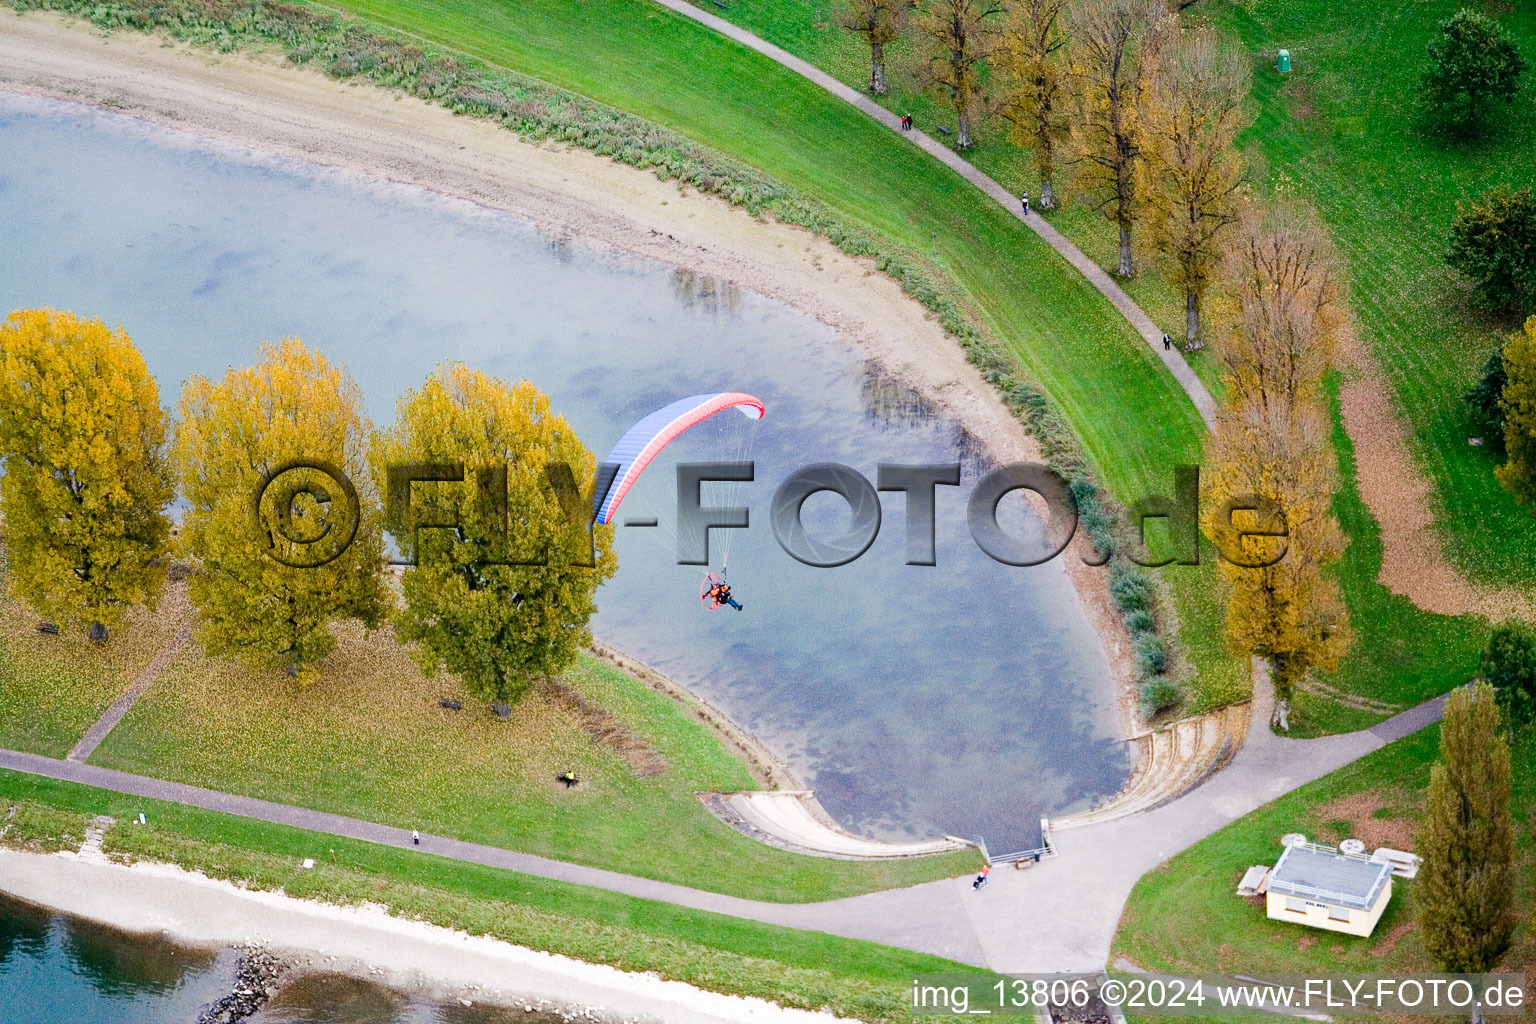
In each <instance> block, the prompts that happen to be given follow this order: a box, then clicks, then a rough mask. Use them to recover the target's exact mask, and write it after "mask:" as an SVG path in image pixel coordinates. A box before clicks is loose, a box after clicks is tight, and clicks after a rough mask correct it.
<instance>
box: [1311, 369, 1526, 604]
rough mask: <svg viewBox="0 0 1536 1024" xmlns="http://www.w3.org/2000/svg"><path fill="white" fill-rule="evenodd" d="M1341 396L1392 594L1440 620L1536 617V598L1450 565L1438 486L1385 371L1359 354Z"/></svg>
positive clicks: (1384, 583) (1383, 578)
mask: <svg viewBox="0 0 1536 1024" xmlns="http://www.w3.org/2000/svg"><path fill="white" fill-rule="evenodd" d="M1352 361H1353V363H1354V367H1353V368H1352V370H1351V373H1350V377H1349V379H1348V380H1347V381H1346V382H1345V384H1344V387H1343V389H1342V390H1341V391H1340V393H1339V402H1340V405H1341V406H1342V407H1343V412H1344V429H1345V430H1346V431H1348V433H1349V437H1350V440H1351V441H1353V442H1354V445H1355V463H1356V476H1357V482H1358V484H1359V487H1360V497H1361V498H1362V499H1363V500H1364V501H1365V504H1366V507H1367V508H1368V509H1370V512H1371V515H1372V516H1373V517H1375V519H1376V522H1377V523H1378V524H1379V525H1380V527H1381V543H1382V555H1381V573H1380V574H1379V575H1378V576H1377V580H1378V581H1379V582H1380V583H1381V585H1382V586H1384V587H1386V588H1387V589H1388V590H1390V591H1392V592H1393V593H1394V594H1401V595H1402V596H1403V597H1406V598H1408V600H1410V601H1412V602H1413V603H1414V604H1415V605H1416V606H1417V607H1419V608H1422V609H1423V610H1424V611H1427V612H1433V613H1435V614H1437V615H1467V614H1473V615H1482V616H1486V617H1487V618H1489V619H1490V620H1492V621H1495V622H1497V621H1500V620H1502V619H1506V618H1509V617H1511V616H1517V617H1519V618H1523V619H1527V620H1536V599H1533V597H1532V595H1530V594H1528V593H1524V592H1522V591H1520V590H1517V589H1515V588H1513V587H1486V586H1479V585H1477V584H1475V583H1473V582H1471V581H1470V580H1468V579H1467V578H1466V577H1465V576H1463V575H1462V574H1461V573H1460V572H1459V571H1457V569H1456V567H1455V566H1454V565H1452V564H1451V562H1450V559H1449V558H1447V557H1446V554H1445V547H1444V542H1443V540H1442V538H1441V536H1440V533H1439V531H1438V530H1436V529H1435V508H1436V506H1437V504H1438V502H1437V501H1436V498H1435V490H1434V484H1433V483H1432V482H1431V481H1430V479H1429V477H1428V476H1426V475H1425V473H1424V470H1423V468H1422V467H1421V466H1420V465H1419V463H1418V460H1417V459H1415V458H1414V457H1413V451H1412V449H1411V448H1410V447H1409V445H1408V429H1407V425H1406V423H1405V421H1404V419H1403V417H1402V416H1401V415H1399V414H1398V412H1397V410H1396V408H1395V407H1394V406H1393V402H1392V397H1391V394H1390V392H1389V390H1388V386H1387V383H1386V380H1385V379H1384V378H1383V376H1382V374H1381V371H1380V370H1379V369H1378V368H1377V367H1376V365H1375V363H1374V362H1373V361H1372V360H1371V359H1370V357H1369V356H1366V355H1363V354H1361V353H1356V354H1355V355H1354V357H1353V360H1352Z"/></svg>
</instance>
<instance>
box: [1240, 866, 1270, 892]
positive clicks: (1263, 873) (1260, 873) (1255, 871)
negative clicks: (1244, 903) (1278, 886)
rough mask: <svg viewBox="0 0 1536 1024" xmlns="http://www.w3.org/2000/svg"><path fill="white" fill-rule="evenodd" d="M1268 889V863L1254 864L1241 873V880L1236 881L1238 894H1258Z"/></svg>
mask: <svg viewBox="0 0 1536 1024" xmlns="http://www.w3.org/2000/svg"><path fill="white" fill-rule="evenodd" d="M1268 889H1269V865H1268V864H1255V865H1254V866H1253V867H1251V868H1249V869H1248V870H1247V872H1246V873H1244V875H1243V880H1242V881H1241V882H1239V883H1238V886H1237V894H1238V895H1239V896H1258V895H1260V894H1261V893H1263V892H1265V891H1266V890H1268Z"/></svg>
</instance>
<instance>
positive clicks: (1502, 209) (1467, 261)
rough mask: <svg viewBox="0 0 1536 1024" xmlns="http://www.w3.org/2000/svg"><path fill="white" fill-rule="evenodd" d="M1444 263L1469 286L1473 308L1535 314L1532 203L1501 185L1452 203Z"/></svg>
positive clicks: (1535, 212)
mask: <svg viewBox="0 0 1536 1024" xmlns="http://www.w3.org/2000/svg"><path fill="white" fill-rule="evenodd" d="M1446 260H1447V262H1449V263H1450V265H1451V266H1452V267H1454V268H1456V269H1457V270H1459V271H1461V273H1462V274H1463V275H1464V276H1465V277H1466V278H1467V280H1469V281H1471V282H1472V288H1473V296H1474V297H1475V298H1476V300H1477V302H1478V304H1479V305H1481V306H1483V307H1485V308H1487V309H1493V310H1514V311H1515V312H1517V313H1519V314H1522V315H1524V314H1526V313H1530V312H1532V311H1533V310H1536V199H1533V198H1532V196H1531V190H1530V189H1528V188H1523V189H1520V190H1519V191H1514V190H1511V189H1509V188H1506V187H1505V186H1503V185H1499V186H1496V187H1495V188H1493V189H1490V190H1489V191H1488V193H1487V194H1486V195H1484V196H1483V197H1482V198H1481V199H1479V200H1478V201H1477V202H1475V203H1472V204H1471V205H1465V204H1462V203H1457V204H1456V221H1455V223H1453V224H1452V225H1451V246H1450V251H1449V252H1448V253H1447V255H1446Z"/></svg>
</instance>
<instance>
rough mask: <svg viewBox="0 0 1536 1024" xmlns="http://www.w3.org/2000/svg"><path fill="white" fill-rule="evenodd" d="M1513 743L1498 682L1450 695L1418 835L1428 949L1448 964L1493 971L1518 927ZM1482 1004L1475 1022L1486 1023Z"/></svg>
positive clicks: (1419, 913)
mask: <svg viewBox="0 0 1536 1024" xmlns="http://www.w3.org/2000/svg"><path fill="white" fill-rule="evenodd" d="M1511 785H1512V780H1511V776H1510V765H1509V743H1508V741H1507V740H1506V739H1505V738H1504V736H1503V735H1502V734H1501V733H1500V731H1499V710H1498V706H1497V704H1496V703H1495V698H1494V692H1493V687H1491V686H1489V685H1488V684H1487V683H1474V684H1472V685H1471V686H1464V687H1461V688H1460V689H1458V690H1456V691H1455V692H1454V693H1452V694H1451V696H1450V699H1448V700H1447V701H1446V702H1445V720H1444V722H1442V724H1441V726H1440V760H1439V762H1437V763H1436V764H1435V766H1434V767H1433V768H1432V769H1431V772H1430V781H1429V799H1428V802H1427V805H1426V807H1425V812H1424V820H1423V823H1422V824H1421V825H1420V826H1419V832H1418V835H1417V837H1416V838H1415V840H1414V849H1415V852H1417V853H1418V855H1419V856H1420V857H1422V858H1423V864H1422V865H1421V866H1420V867H1419V874H1418V877H1416V878H1415V879H1414V881H1413V903H1414V915H1415V917H1416V919H1417V921H1418V925H1419V933H1420V935H1422V936H1423V940H1424V948H1425V949H1426V950H1428V951H1429V955H1430V956H1431V957H1433V958H1434V960H1435V963H1436V964H1438V965H1439V967H1440V969H1441V970H1443V971H1448V972H1455V973H1467V974H1483V973H1486V972H1488V971H1491V970H1493V968H1494V967H1495V966H1497V964H1498V962H1499V959H1500V958H1501V957H1502V956H1503V955H1504V953H1505V951H1506V950H1508V949H1509V943H1510V939H1511V938H1512V937H1513V935H1514V931H1515V924H1516V918H1515V874H1516V873H1515V832H1514V825H1513V823H1512V821H1511V819H1510V814H1509V797H1510V790H1511ZM1481 1017H1482V1012H1481V1010H1480V1009H1478V1010H1476V1011H1474V1013H1473V1020H1480V1019H1481Z"/></svg>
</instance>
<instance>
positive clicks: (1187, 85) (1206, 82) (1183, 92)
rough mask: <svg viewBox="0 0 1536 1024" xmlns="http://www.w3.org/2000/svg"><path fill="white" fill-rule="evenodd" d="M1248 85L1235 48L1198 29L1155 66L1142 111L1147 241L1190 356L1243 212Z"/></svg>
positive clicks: (1243, 59) (1245, 68)
mask: <svg viewBox="0 0 1536 1024" xmlns="http://www.w3.org/2000/svg"><path fill="white" fill-rule="evenodd" d="M1250 79H1251V75H1250V73H1249V70H1248V61H1247V59H1246V57H1245V56H1244V55H1243V53H1242V52H1241V51H1240V50H1239V49H1238V48H1237V46H1236V45H1235V44H1234V43H1232V42H1229V41H1228V40H1225V39H1223V38H1222V37H1221V36H1219V35H1218V34H1217V33H1216V32H1215V30H1213V29H1209V28H1201V29H1195V30H1192V31H1190V32H1186V33H1185V34H1184V35H1183V36H1181V37H1180V39H1179V41H1178V43H1177V45H1176V46H1175V47H1174V49H1173V54H1172V58H1171V59H1169V60H1165V61H1163V62H1162V63H1161V64H1160V65H1159V66H1158V69H1157V73H1156V74H1155V75H1153V78H1152V87H1151V89H1150V90H1149V91H1148V93H1147V98H1146V101H1145V103H1144V104H1143V115H1142V127H1143V131H1142V134H1143V137H1144V139H1145V147H1146V154H1147V158H1146V159H1145V160H1144V161H1142V164H1141V171H1142V173H1143V174H1144V175H1145V183H1144V185H1143V186H1142V190H1141V191H1142V194H1143V196H1144V199H1145V203H1146V210H1147V227H1148V232H1147V233H1148V235H1150V237H1151V242H1152V246H1153V248H1155V249H1156V250H1157V251H1158V252H1159V253H1161V254H1162V255H1163V257H1164V258H1165V259H1166V260H1167V262H1168V266H1169V268H1170V270H1171V271H1172V275H1171V276H1172V278H1173V283H1174V284H1175V285H1177V286H1178V287H1179V289H1180V290H1181V291H1182V292H1183V293H1184V347H1185V348H1187V349H1195V348H1198V347H1200V344H1201V341H1200V309H1201V301H1202V300H1203V299H1204V297H1205V292H1206V289H1207V288H1208V287H1209V286H1210V283H1211V278H1212V276H1213V274H1214V272H1215V270H1216V266H1217V263H1218V261H1219V259H1220V256H1221V239H1222V235H1223V233H1224V232H1225V231H1226V229H1227V228H1229V227H1230V226H1231V225H1232V224H1233V223H1235V222H1236V221H1237V219H1238V214H1239V212H1240V210H1241V203H1242V188H1243V184H1244V182H1243V159H1242V157H1241V156H1240V155H1239V154H1238V152H1237V145H1236V142H1237V136H1238V134H1239V133H1240V132H1241V131H1242V130H1243V129H1244V128H1246V127H1247V126H1248V125H1249V124H1250V123H1252V121H1253V116H1252V114H1251V113H1250V112H1249V110H1248V108H1247V99H1248V87H1249V83H1250Z"/></svg>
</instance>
